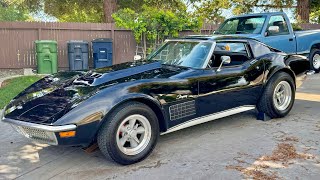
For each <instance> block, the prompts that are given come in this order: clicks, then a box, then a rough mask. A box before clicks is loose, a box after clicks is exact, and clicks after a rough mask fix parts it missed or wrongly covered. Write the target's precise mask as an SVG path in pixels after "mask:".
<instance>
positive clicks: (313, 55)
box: [309, 49, 320, 73]
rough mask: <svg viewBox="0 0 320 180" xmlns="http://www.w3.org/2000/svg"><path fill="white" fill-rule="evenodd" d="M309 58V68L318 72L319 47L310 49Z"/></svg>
mask: <svg viewBox="0 0 320 180" xmlns="http://www.w3.org/2000/svg"><path fill="white" fill-rule="evenodd" d="M309 60H310V67H311V69H312V70H314V71H315V72H316V73H318V72H319V71H320V49H312V50H311V52H310V55H309Z"/></svg>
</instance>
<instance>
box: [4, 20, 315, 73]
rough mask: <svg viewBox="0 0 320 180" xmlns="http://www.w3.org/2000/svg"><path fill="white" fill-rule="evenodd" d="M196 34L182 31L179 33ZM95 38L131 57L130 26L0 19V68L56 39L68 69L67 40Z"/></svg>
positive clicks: (29, 61) (117, 59)
mask: <svg viewBox="0 0 320 180" xmlns="http://www.w3.org/2000/svg"><path fill="white" fill-rule="evenodd" d="M217 27H218V25H210V24H206V25H204V26H203V28H202V30H201V31H200V34H212V33H213V31H214V30H216V29H217ZM302 27H306V28H308V29H317V28H319V29H320V25H312V24H305V25H302ZM191 34H199V33H194V32H192V31H183V32H181V34H180V35H181V36H186V35H191ZM97 38H111V39H113V64H118V63H122V62H127V61H131V60H133V56H134V55H135V52H136V46H137V44H136V41H135V39H134V36H133V34H132V32H131V31H130V30H125V29H120V28H116V27H115V25H114V24H111V23H107V24H106V23H59V22H50V23H45V22H0V69H22V68H36V66H37V64H36V63H37V62H36V53H35V44H34V41H36V40H55V41H57V42H58V66H59V69H68V68H69V63H68V51H67V41H69V40H86V41H89V42H91V41H92V40H93V39H97ZM89 51H90V52H89V54H90V56H89V66H90V67H92V49H90V50H89Z"/></svg>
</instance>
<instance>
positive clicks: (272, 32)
mask: <svg viewBox="0 0 320 180" xmlns="http://www.w3.org/2000/svg"><path fill="white" fill-rule="evenodd" d="M270 27H271V28H270ZM267 33H268V35H269V36H276V35H286V34H289V28H288V25H287V23H286V21H285V19H284V17H283V16H282V15H277V16H271V17H270V20H269V23H268V28H267Z"/></svg>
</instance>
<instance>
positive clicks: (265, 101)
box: [257, 72, 295, 118]
mask: <svg viewBox="0 0 320 180" xmlns="http://www.w3.org/2000/svg"><path fill="white" fill-rule="evenodd" d="M294 98H295V84H294V80H293V78H292V77H291V76H290V75H289V74H288V73H286V72H278V73H276V74H274V75H273V76H272V77H271V79H270V80H269V81H268V83H267V85H266V87H265V89H264V92H263V94H262V96H261V98H260V101H259V103H258V104H257V109H258V111H260V112H263V113H266V114H267V115H268V116H269V117H271V118H280V117H284V116H286V115H287V114H288V113H289V112H290V110H291V109H292V106H293V103H294Z"/></svg>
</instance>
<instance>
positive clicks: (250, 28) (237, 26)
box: [215, 16, 266, 34]
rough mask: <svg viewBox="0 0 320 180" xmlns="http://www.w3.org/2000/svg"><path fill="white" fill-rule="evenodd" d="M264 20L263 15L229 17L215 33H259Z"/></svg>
mask: <svg viewBox="0 0 320 180" xmlns="http://www.w3.org/2000/svg"><path fill="white" fill-rule="evenodd" d="M265 20H266V17H265V16H248V17H237V18H231V19H228V20H226V21H225V22H224V23H223V24H222V25H221V26H220V28H219V29H218V30H217V31H216V32H215V34H260V33H261V30H262V27H263V24H264V21H265Z"/></svg>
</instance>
